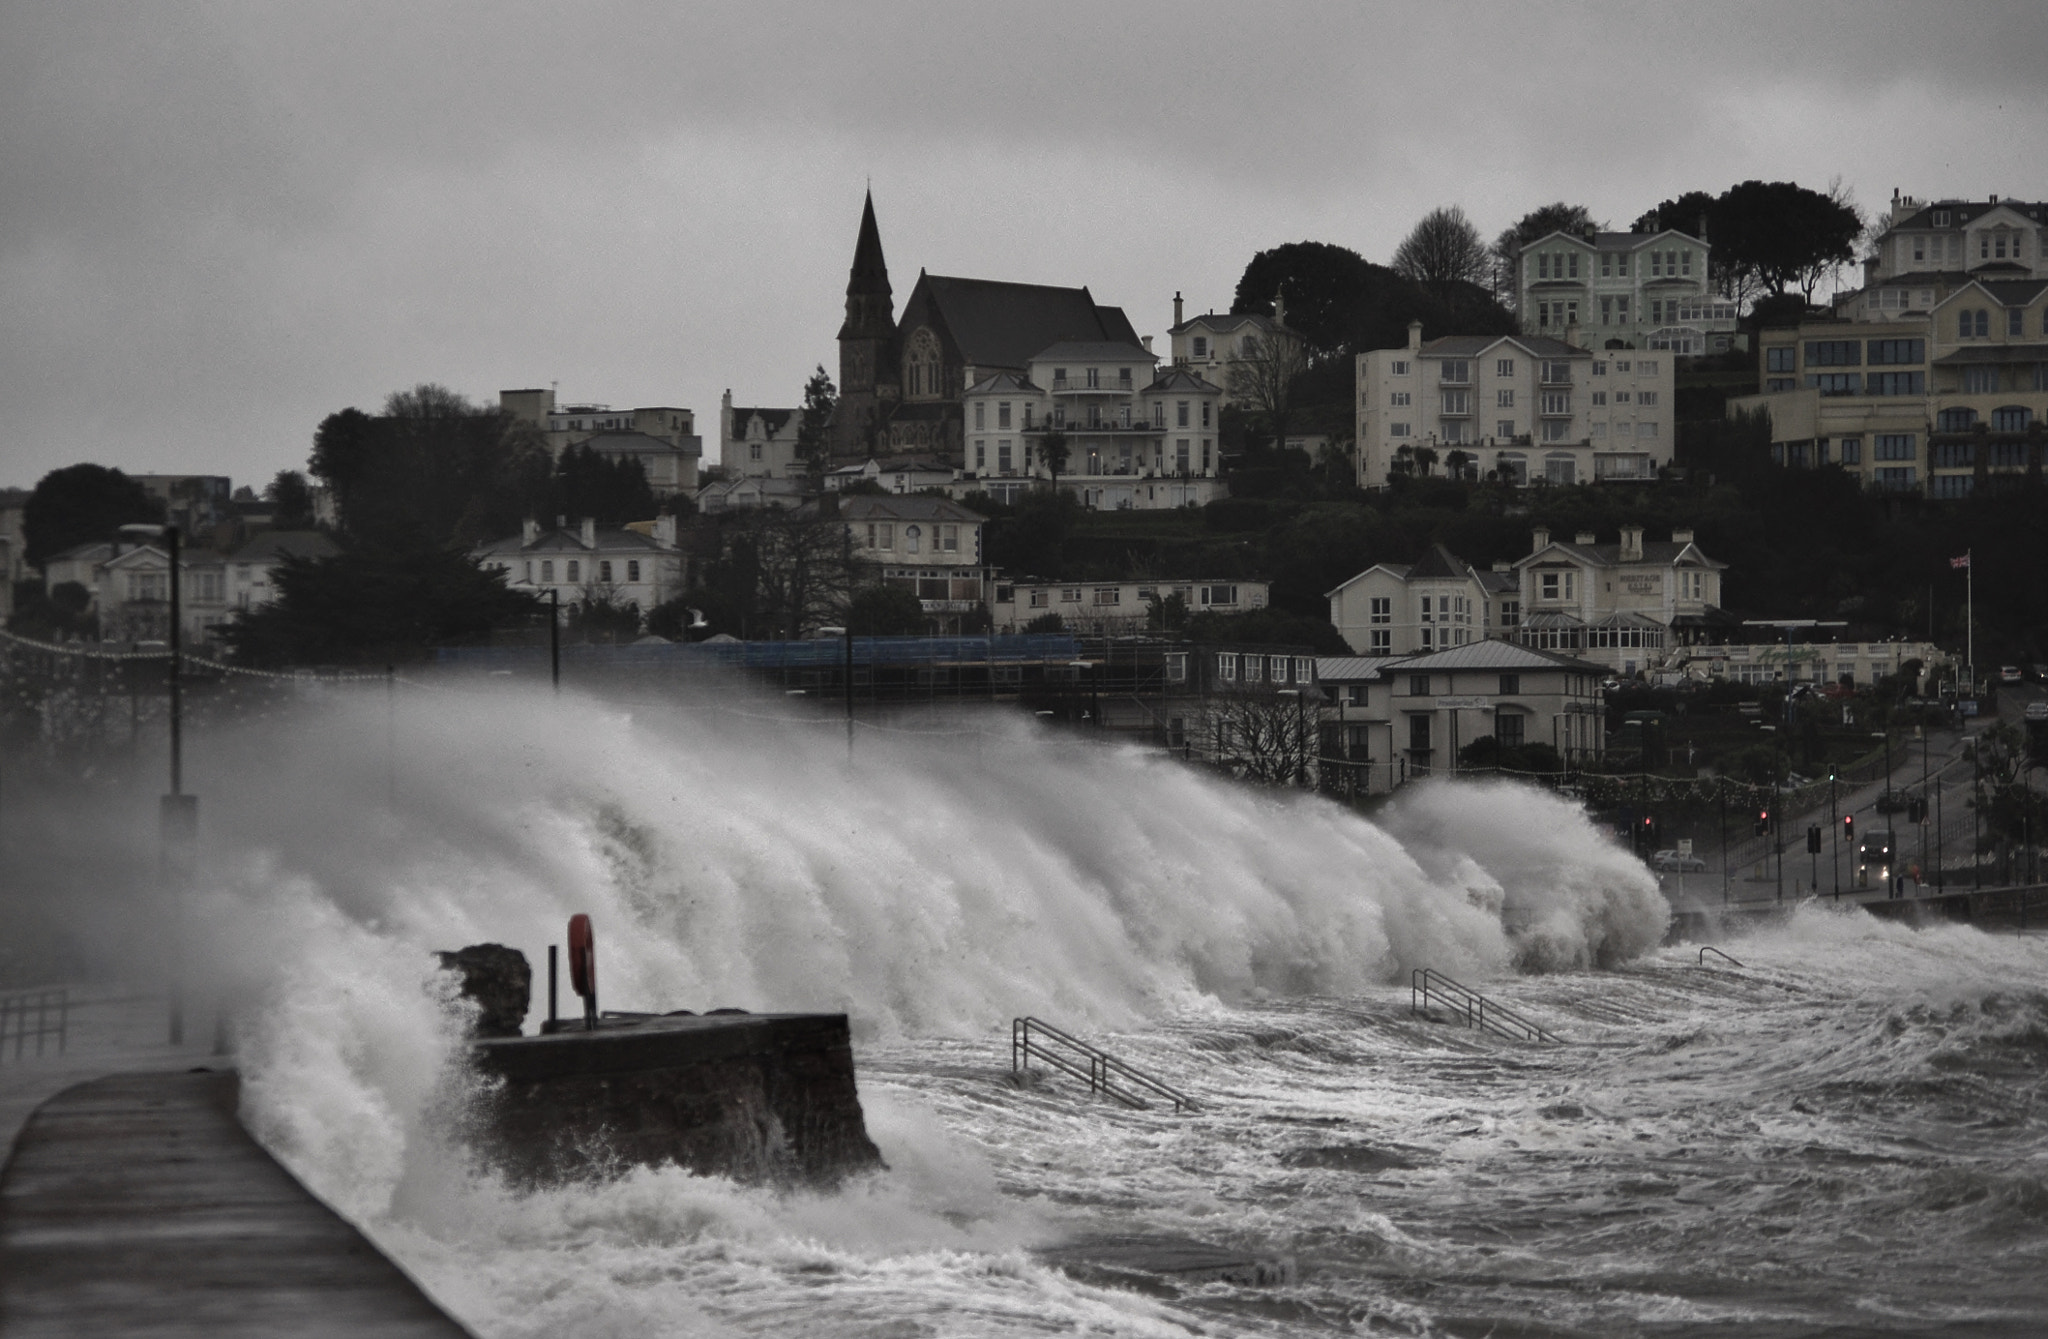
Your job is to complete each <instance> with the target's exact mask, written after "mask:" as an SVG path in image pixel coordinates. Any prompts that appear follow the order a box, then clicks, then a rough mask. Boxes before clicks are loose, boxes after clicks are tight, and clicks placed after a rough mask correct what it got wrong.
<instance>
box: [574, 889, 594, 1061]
mask: <svg viewBox="0 0 2048 1339" xmlns="http://www.w3.org/2000/svg"><path fill="white" fill-rule="evenodd" d="M569 986H570V988H571V989H573V990H574V991H575V992H576V993H577V994H578V995H581V996H582V997H583V1027H584V1030H585V1031H588V1032H595V1031H597V936H596V933H595V932H594V931H593V930H592V929H591V927H590V917H588V916H586V915H584V914H583V913H582V912H580V911H579V912H577V913H576V914H575V915H574V916H571V917H570V918H569Z"/></svg>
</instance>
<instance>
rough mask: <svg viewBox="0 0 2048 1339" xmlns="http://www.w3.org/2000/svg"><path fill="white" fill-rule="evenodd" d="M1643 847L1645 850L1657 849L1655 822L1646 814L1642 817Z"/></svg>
mask: <svg viewBox="0 0 2048 1339" xmlns="http://www.w3.org/2000/svg"><path fill="white" fill-rule="evenodd" d="M1643 846H1644V848H1645V849H1646V850H1655V849H1656V847H1657V820H1656V819H1654V818H1652V817H1650V816H1649V815H1648V814H1644V815H1643Z"/></svg>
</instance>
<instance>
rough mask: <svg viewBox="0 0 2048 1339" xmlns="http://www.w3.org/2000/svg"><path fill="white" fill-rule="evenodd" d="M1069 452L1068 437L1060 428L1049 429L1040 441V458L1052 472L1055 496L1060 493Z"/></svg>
mask: <svg viewBox="0 0 2048 1339" xmlns="http://www.w3.org/2000/svg"><path fill="white" fill-rule="evenodd" d="M1067 450H1068V448H1067V435H1066V434H1065V433H1063V432H1061V431H1060V430H1059V429H1058V428H1049V429H1047V430H1046V434H1045V436H1044V437H1042V438H1040V439H1039V442H1038V456H1039V459H1041V460H1043V461H1044V462H1045V468H1046V469H1047V470H1049V471H1051V472H1052V491H1053V493H1054V494H1055V495H1057V494H1058V493H1059V491H1060V471H1061V470H1063V469H1065V468H1066V467H1067Z"/></svg>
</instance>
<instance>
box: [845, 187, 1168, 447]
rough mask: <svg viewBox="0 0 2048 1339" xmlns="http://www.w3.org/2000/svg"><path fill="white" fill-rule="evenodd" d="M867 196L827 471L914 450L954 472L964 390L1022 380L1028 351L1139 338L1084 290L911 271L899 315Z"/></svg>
mask: <svg viewBox="0 0 2048 1339" xmlns="http://www.w3.org/2000/svg"><path fill="white" fill-rule="evenodd" d="M893 301H894V290H893V289H892V288H891V286H890V283H889V266H888V262H887V261H886V260H885V259H884V258H883V255H882V234H881V229H880V227H878V226H877V224H876V222H875V201H874V195H873V193H872V192H870V193H869V195H868V197H867V199H866V201H865V203H864V204H863V206H862V209H861V219H860V234H859V236H858V238H857V239H856V240H855V242H854V248H853V268H852V270H851V271H850V272H849V274H848V275H847V280H846V319H845V321H844V323H842V324H841V325H840V327H839V405H838V408H837V410H836V411H835V412H834V414H833V418H832V432H831V449H832V457H833V462H834V463H835V464H848V463H858V462H860V461H863V460H866V459H867V458H868V457H870V456H886V455H898V454H918V455H927V456H933V457H936V458H938V459H939V460H941V461H944V462H946V463H948V464H950V465H953V466H956V467H958V466H960V465H961V464H962V463H963V456H964V442H963V437H964V425H965V417H964V410H963V407H962V405H963V401H962V397H963V395H964V394H965V393H966V391H967V388H968V387H970V386H972V385H974V384H975V383H976V382H977V381H981V380H984V379H986V378H988V377H990V376H992V375H994V374H996V373H1001V372H1010V373H1016V374H1019V375H1022V374H1024V373H1025V372H1026V371H1027V370H1028V367H1029V364H1030V360H1031V358H1032V356H1033V355H1034V354H1037V353H1040V352H1042V351H1043V350H1045V349H1048V348H1051V347H1052V346H1053V345H1056V344H1061V343H1083V344H1092V345H1124V346H1129V347H1130V348H1131V349H1132V350H1133V351H1134V352H1135V351H1137V350H1138V349H1139V348H1140V346H1143V348H1144V349H1145V350H1147V351H1149V349H1150V342H1149V341H1148V340H1141V339H1139V337H1138V333H1137V331H1136V330H1134V329H1133V328H1132V326H1131V323H1130V321H1129V319H1128V318H1126V317H1125V315H1124V313H1123V309H1122V308H1120V307H1105V306H1102V305H1101V304H1099V303H1097V302H1096V301H1095V299H1094V297H1093V296H1092V295H1091V294H1090V293H1089V292H1088V290H1087V289H1086V288H1085V287H1084V288H1055V287H1051V286H1048V285H1044V284H1015V283H1006V282H1003V281H1001V280H993V279H961V278H954V277H950V276H947V275H937V274H927V273H925V272H924V271H923V270H919V271H918V275H917V282H916V284H914V285H913V286H912V287H911V290H910V296H909V297H908V298H906V299H905V300H904V303H903V312H902V315H901V316H900V317H899V316H897V315H896V314H895V311H894V305H893Z"/></svg>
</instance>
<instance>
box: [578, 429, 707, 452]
mask: <svg viewBox="0 0 2048 1339" xmlns="http://www.w3.org/2000/svg"><path fill="white" fill-rule="evenodd" d="M577 445H578V446H581V447H583V448H585V449H586V450H590V451H595V452H597V453H598V454H599V455H603V454H605V453H606V452H610V453H612V454H615V455H621V456H643V455H644V456H653V455H664V456H665V455H670V454H673V453H674V452H678V451H680V452H682V453H683V454H684V455H688V454H690V452H689V448H687V447H682V446H677V445H676V444H675V443H673V442H665V441H663V440H662V439H661V438H659V437H653V436H649V435H648V434H647V433H644V432H600V433H597V434H595V435H593V436H590V437H586V438H584V439H583V440H582V441H580V442H578V443H577Z"/></svg>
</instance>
